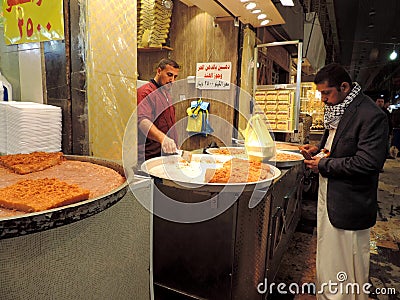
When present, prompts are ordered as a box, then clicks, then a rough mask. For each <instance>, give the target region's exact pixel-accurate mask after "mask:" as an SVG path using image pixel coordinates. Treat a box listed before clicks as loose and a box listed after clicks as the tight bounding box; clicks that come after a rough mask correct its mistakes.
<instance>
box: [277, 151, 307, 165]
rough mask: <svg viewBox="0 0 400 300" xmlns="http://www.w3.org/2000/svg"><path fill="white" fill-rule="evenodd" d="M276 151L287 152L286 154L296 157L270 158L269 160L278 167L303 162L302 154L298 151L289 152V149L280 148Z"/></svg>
mask: <svg viewBox="0 0 400 300" xmlns="http://www.w3.org/2000/svg"><path fill="white" fill-rule="evenodd" d="M276 153H284V154H288V155H291V156H296V157H297V159H293V160H285V161H282V160H273V159H271V160H270V162H271V163H272V164H275V165H276V166H277V167H278V168H288V167H293V166H294V165H297V164H301V163H303V160H304V157H303V155H302V154H300V153H295V152H291V151H282V150H276Z"/></svg>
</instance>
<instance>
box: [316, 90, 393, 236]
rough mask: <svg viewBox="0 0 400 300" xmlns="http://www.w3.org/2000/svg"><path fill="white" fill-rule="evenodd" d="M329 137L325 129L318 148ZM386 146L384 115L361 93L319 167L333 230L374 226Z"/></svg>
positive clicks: (342, 122)
mask: <svg viewBox="0 0 400 300" xmlns="http://www.w3.org/2000/svg"><path fill="white" fill-rule="evenodd" d="M328 134H329V132H328V130H325V132H324V135H323V136H322V139H321V143H320V145H321V146H323V145H325V143H326V139H327V138H328ZM387 143H388V124H387V117H386V114H385V113H384V112H383V111H382V110H381V109H380V108H379V107H378V106H377V105H376V104H375V102H373V101H372V100H371V99H370V98H369V97H367V96H365V95H364V94H362V93H360V94H359V95H358V96H357V97H356V98H355V99H354V100H353V101H352V102H351V104H350V105H349V106H348V107H347V109H346V111H345V112H344V114H343V116H342V118H341V120H340V122H339V125H338V128H337V130H336V134H335V137H334V139H333V142H332V147H331V153H330V156H329V157H327V158H323V159H321V160H320V162H319V164H318V169H319V172H320V174H321V175H322V176H324V177H326V178H328V190H327V206H328V216H329V220H330V222H331V223H332V225H333V226H334V227H336V228H340V229H346V230H362V229H367V228H370V227H372V226H373V225H374V224H375V222H376V214H377V208H378V205H377V189H378V179H379V170H381V169H382V167H383V164H384V163H385V159H386V147H387Z"/></svg>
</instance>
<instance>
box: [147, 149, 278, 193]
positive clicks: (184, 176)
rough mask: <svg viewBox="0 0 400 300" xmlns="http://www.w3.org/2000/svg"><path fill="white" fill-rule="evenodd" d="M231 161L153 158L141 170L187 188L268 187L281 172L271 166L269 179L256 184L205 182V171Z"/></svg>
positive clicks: (196, 157)
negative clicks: (189, 160)
mask: <svg viewBox="0 0 400 300" xmlns="http://www.w3.org/2000/svg"><path fill="white" fill-rule="evenodd" d="M230 159H232V156H229V155H208V154H193V155H192V160H191V162H190V163H188V162H185V161H184V160H182V158H181V157H180V156H179V155H171V156H162V157H155V158H151V159H149V160H146V161H145V162H144V163H143V164H142V165H141V170H142V171H143V172H146V173H147V174H149V175H151V176H153V177H156V178H160V179H163V180H168V181H170V182H174V183H177V184H178V185H181V186H182V185H183V186H186V187H188V188H196V187H204V186H216V187H226V186H229V187H233V186H237V187H243V186H244V185H246V186H248V185H249V186H250V185H256V184H257V186H258V187H260V186H262V185H265V186H267V185H269V184H270V183H271V182H272V181H273V180H274V179H276V178H278V177H279V176H280V175H281V171H280V170H279V169H278V168H276V167H274V166H272V165H269V167H270V177H269V178H267V179H264V180H260V181H257V182H241V183H209V182H205V179H204V178H205V172H206V170H207V169H218V168H220V167H222V165H223V163H224V162H226V161H228V160H230Z"/></svg>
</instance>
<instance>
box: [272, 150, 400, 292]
mask: <svg viewBox="0 0 400 300" xmlns="http://www.w3.org/2000/svg"><path fill="white" fill-rule="evenodd" d="M312 195H313V194H312V193H311V194H310V193H308V194H306V195H305V199H304V201H303V208H302V219H301V221H300V223H299V226H298V230H297V231H296V233H295V235H294V237H293V239H292V243H291V245H290V248H289V249H288V251H287V253H286V254H285V256H284V257H283V260H282V263H281V267H280V269H279V272H278V274H277V276H276V278H275V280H274V283H275V284H278V283H285V284H290V283H297V284H300V286H301V284H302V283H312V282H315V253H316V230H315V226H316V204H317V202H316V199H315V197H312ZM378 201H379V212H378V222H377V225H375V227H374V228H373V229H372V230H371V260H370V281H371V283H372V285H373V288H372V289H371V290H375V291H378V292H379V291H382V292H385V291H386V295H382V294H379V295H378V294H375V293H374V294H371V295H370V298H372V299H379V300H392V299H400V251H399V249H398V246H399V244H400V157H398V158H397V159H388V160H387V161H386V163H385V166H384V172H383V173H381V174H380V180H379V190H378ZM393 289H395V290H396V293H395V294H394V295H393V294H392V293H393ZM268 299H274V300H275V299H285V300H288V299H302V300H305V299H316V297H315V296H314V295H309V294H297V295H293V294H290V295H289V294H286V295H281V294H279V293H276V294H272V295H270V296H269V297H268Z"/></svg>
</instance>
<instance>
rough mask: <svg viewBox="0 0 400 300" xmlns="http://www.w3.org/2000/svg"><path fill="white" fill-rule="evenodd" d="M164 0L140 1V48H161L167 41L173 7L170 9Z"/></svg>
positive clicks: (138, 37)
mask: <svg viewBox="0 0 400 300" xmlns="http://www.w3.org/2000/svg"><path fill="white" fill-rule="evenodd" d="M164 2H165V0H140V1H138V4H137V5H138V31H137V32H138V33H137V40H138V46H139V48H145V47H160V48H161V47H162V45H163V44H165V43H166V41H167V38H168V33H169V28H170V23H171V15H172V7H170V9H168V8H167V6H166V4H165V3H164ZM171 3H172V2H171Z"/></svg>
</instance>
